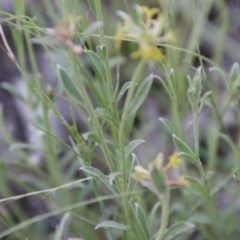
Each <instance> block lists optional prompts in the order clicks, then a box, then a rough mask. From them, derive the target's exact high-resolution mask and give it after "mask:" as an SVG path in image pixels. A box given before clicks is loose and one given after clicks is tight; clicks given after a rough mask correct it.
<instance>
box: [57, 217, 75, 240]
mask: <svg viewBox="0 0 240 240" xmlns="http://www.w3.org/2000/svg"><path fill="white" fill-rule="evenodd" d="M70 221H71V214H70V213H69V212H68V213H65V214H64V215H63V217H62V219H61V222H60V224H59V226H58V227H57V228H56V231H55V236H54V240H62V239H66V238H67V235H68V234H67V231H68V228H69V224H70Z"/></svg>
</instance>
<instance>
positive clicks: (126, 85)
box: [117, 81, 133, 101]
mask: <svg viewBox="0 0 240 240" xmlns="http://www.w3.org/2000/svg"><path fill="white" fill-rule="evenodd" d="M132 84H133V83H132V82H131V81H130V82H125V83H124V84H123V86H122V88H121V90H120V92H119V94H118V97H117V101H119V100H120V99H121V98H122V96H123V95H124V94H125V93H126V91H127V90H128V89H129V88H130V87H131V86H132Z"/></svg>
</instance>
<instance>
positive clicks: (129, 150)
mask: <svg viewBox="0 0 240 240" xmlns="http://www.w3.org/2000/svg"><path fill="white" fill-rule="evenodd" d="M144 142H145V140H142V139H136V140H133V141H131V142H130V143H129V144H128V145H127V146H126V147H125V149H124V153H125V157H126V158H127V157H128V156H129V155H130V154H131V153H132V152H133V150H134V149H135V148H136V147H138V146H139V145H140V144H141V143H144Z"/></svg>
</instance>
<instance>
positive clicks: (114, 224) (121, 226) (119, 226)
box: [95, 221, 130, 231]
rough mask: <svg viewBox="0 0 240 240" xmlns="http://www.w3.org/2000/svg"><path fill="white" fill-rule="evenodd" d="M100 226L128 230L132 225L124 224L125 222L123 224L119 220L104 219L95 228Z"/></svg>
mask: <svg viewBox="0 0 240 240" xmlns="http://www.w3.org/2000/svg"><path fill="white" fill-rule="evenodd" d="M98 228H104V229H106V228H113V229H116V230H122V231H126V230H129V229H130V227H129V226H127V225H124V224H121V223H117V222H113V221H104V222H101V223H99V224H98V225H97V226H96V227H95V229H98Z"/></svg>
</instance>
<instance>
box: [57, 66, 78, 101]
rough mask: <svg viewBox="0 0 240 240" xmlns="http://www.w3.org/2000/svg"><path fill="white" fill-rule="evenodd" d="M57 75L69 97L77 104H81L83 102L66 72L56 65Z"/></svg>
mask: <svg viewBox="0 0 240 240" xmlns="http://www.w3.org/2000/svg"><path fill="white" fill-rule="evenodd" d="M57 73H58V77H59V79H60V81H61V83H62V85H63V86H64V89H65V90H66V92H67V93H68V94H69V96H70V97H73V98H74V99H75V100H76V101H77V102H78V103H80V104H82V103H83V101H82V99H81V96H80V94H79V92H78V90H77V89H76V87H75V86H74V84H73V82H72V81H71V78H70V77H69V76H68V74H67V72H66V71H65V70H64V69H63V67H61V66H60V65H57Z"/></svg>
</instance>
